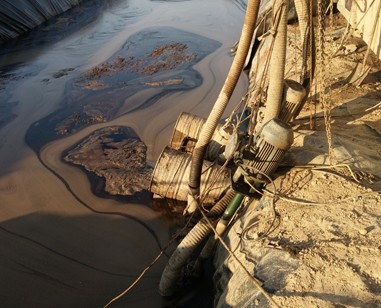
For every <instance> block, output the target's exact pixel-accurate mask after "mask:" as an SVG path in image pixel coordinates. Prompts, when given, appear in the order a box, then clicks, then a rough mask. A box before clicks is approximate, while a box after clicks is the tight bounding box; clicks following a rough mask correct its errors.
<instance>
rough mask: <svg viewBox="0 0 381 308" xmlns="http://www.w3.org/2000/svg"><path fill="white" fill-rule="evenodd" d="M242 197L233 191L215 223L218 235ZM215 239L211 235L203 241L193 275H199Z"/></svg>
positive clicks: (224, 227) (234, 211) (226, 224)
mask: <svg viewBox="0 0 381 308" xmlns="http://www.w3.org/2000/svg"><path fill="white" fill-rule="evenodd" d="M244 197H245V196H244V195H243V194H240V193H238V192H236V193H235V195H234V197H233V199H232V201H231V202H230V203H229V205H228V206H227V208H226V210H225V212H224V214H223V215H222V217H221V219H220V220H219V221H218V223H217V226H216V232H217V233H218V235H220V236H221V235H222V234H223V233H224V231H225V230H226V228H227V226H228V224H229V222H230V220H231V219H232V218H233V216H234V214H235V213H236V212H237V209H238V208H239V206H240V205H241V203H242V200H243V198H244ZM217 239H218V238H217V236H211V237H209V239H208V241H207V242H206V243H205V245H204V247H203V248H202V250H201V252H200V255H199V256H198V258H197V260H196V262H195V263H194V265H193V271H192V274H193V275H194V276H197V277H198V276H200V273H201V268H202V265H203V264H204V262H205V260H207V259H208V258H209V257H210V256H211V254H212V252H213V249H214V246H215V244H216V242H217Z"/></svg>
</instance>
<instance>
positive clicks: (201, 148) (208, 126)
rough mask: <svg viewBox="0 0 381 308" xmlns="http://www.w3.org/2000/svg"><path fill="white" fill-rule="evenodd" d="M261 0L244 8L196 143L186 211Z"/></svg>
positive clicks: (194, 196)
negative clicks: (222, 79) (238, 31)
mask: <svg viewBox="0 0 381 308" xmlns="http://www.w3.org/2000/svg"><path fill="white" fill-rule="evenodd" d="M259 4H260V0H249V1H248V4H247V9H246V15H245V20H244V24H243V27H242V32H241V37H240V40H239V45H238V50H237V53H236V55H235V57H234V60H233V63H232V65H231V67H230V70H229V73H228V75H227V78H226V80H225V83H224V85H223V87H222V89H221V92H220V94H219V96H218V98H217V101H216V102H215V104H214V106H213V109H212V111H211V112H210V114H209V117H208V119H207V120H206V122H205V124H204V126H203V127H202V130H201V133H200V135H199V138H198V140H197V143H196V145H195V148H194V151H193V155H192V163H191V169H190V174H189V183H188V185H189V189H190V193H189V195H188V196H189V197H188V206H187V210H186V212H188V213H192V212H194V211H195V210H196V208H197V207H198V200H197V197H198V196H199V195H200V181H201V168H202V161H203V159H204V156H205V152H206V148H207V146H208V143H209V142H210V140H211V138H212V136H213V133H214V131H215V130H216V127H217V124H218V122H219V121H220V119H221V117H222V114H223V112H224V110H225V108H226V106H227V104H228V102H229V100H230V98H231V96H232V94H233V91H234V88H235V86H236V84H237V82H238V79H239V77H240V75H241V72H242V70H243V67H244V64H245V60H246V57H247V54H248V51H249V49H250V45H251V40H252V38H253V34H254V28H255V25H256V22H257V17H258V11H259Z"/></svg>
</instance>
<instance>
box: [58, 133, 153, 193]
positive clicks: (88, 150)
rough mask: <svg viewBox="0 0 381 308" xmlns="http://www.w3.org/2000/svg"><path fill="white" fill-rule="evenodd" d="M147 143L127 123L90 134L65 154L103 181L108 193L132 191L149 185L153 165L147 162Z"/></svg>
mask: <svg viewBox="0 0 381 308" xmlns="http://www.w3.org/2000/svg"><path fill="white" fill-rule="evenodd" d="M146 152H147V147H146V145H145V144H144V143H143V142H142V141H141V140H140V139H139V138H138V137H137V136H136V134H135V133H134V132H133V130H132V129H130V128H128V127H121V126H117V127H106V128H103V129H99V130H97V131H95V132H94V133H92V134H91V135H89V136H88V137H87V138H86V139H84V140H83V141H82V142H80V143H79V144H77V145H76V146H75V147H74V148H72V149H70V150H68V151H67V153H65V154H64V160H65V161H66V162H70V163H72V164H74V165H80V166H83V167H84V168H85V169H86V170H87V171H90V172H92V173H95V174H96V175H97V176H98V177H101V178H103V179H104V181H105V186H104V189H105V191H106V192H107V193H109V194H111V195H134V194H135V193H137V192H141V191H142V190H145V189H147V188H148V185H149V182H150V179H151V173H152V168H151V167H149V166H147V165H146Z"/></svg>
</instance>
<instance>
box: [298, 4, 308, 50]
mask: <svg viewBox="0 0 381 308" xmlns="http://www.w3.org/2000/svg"><path fill="white" fill-rule="evenodd" d="M294 3H295V9H296V13H297V15H298V21H299V32H300V38H301V42H302V44H304V41H305V40H306V39H308V37H306V36H307V28H308V27H309V15H310V12H309V10H308V2H307V0H294Z"/></svg>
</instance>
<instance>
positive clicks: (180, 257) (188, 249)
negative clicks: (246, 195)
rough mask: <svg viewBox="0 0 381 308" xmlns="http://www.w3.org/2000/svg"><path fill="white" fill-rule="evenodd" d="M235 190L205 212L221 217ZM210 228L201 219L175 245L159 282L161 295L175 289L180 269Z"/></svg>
mask: <svg viewBox="0 0 381 308" xmlns="http://www.w3.org/2000/svg"><path fill="white" fill-rule="evenodd" d="M235 194H236V193H235V191H234V190H232V189H230V190H229V191H228V192H227V193H226V194H225V196H224V197H222V199H221V200H220V201H218V202H217V203H216V204H215V205H214V206H213V207H212V209H211V210H210V211H209V213H208V214H207V217H208V218H210V219H212V220H213V218H214V220H215V218H217V217H221V215H222V214H223V213H224V211H225V210H226V208H227V206H228V205H229V204H230V203H231V201H232V200H233V198H234V196H235ZM210 231H211V229H210V226H209V224H208V223H207V221H206V220H205V219H204V218H203V219H201V220H200V221H199V222H198V223H197V224H196V225H195V226H194V227H193V228H192V230H190V231H189V233H188V234H187V235H186V236H185V237H184V239H183V240H182V241H181V243H180V244H179V245H178V246H177V248H176V250H175V251H174V252H173V254H172V256H171V257H170V258H169V260H168V264H167V266H166V267H165V269H164V271H163V273H162V275H161V279H160V284H159V292H160V294H161V295H162V296H171V295H172V294H173V293H174V292H175V290H176V283H177V280H178V278H179V276H180V274H181V269H182V267H183V265H184V264H185V263H186V261H187V260H188V259H189V257H190V256H191V254H192V253H193V251H194V250H195V249H196V248H197V247H198V245H200V243H201V242H202V241H203V240H204V239H205V237H206V236H207V235H208V234H209V233H210Z"/></svg>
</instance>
